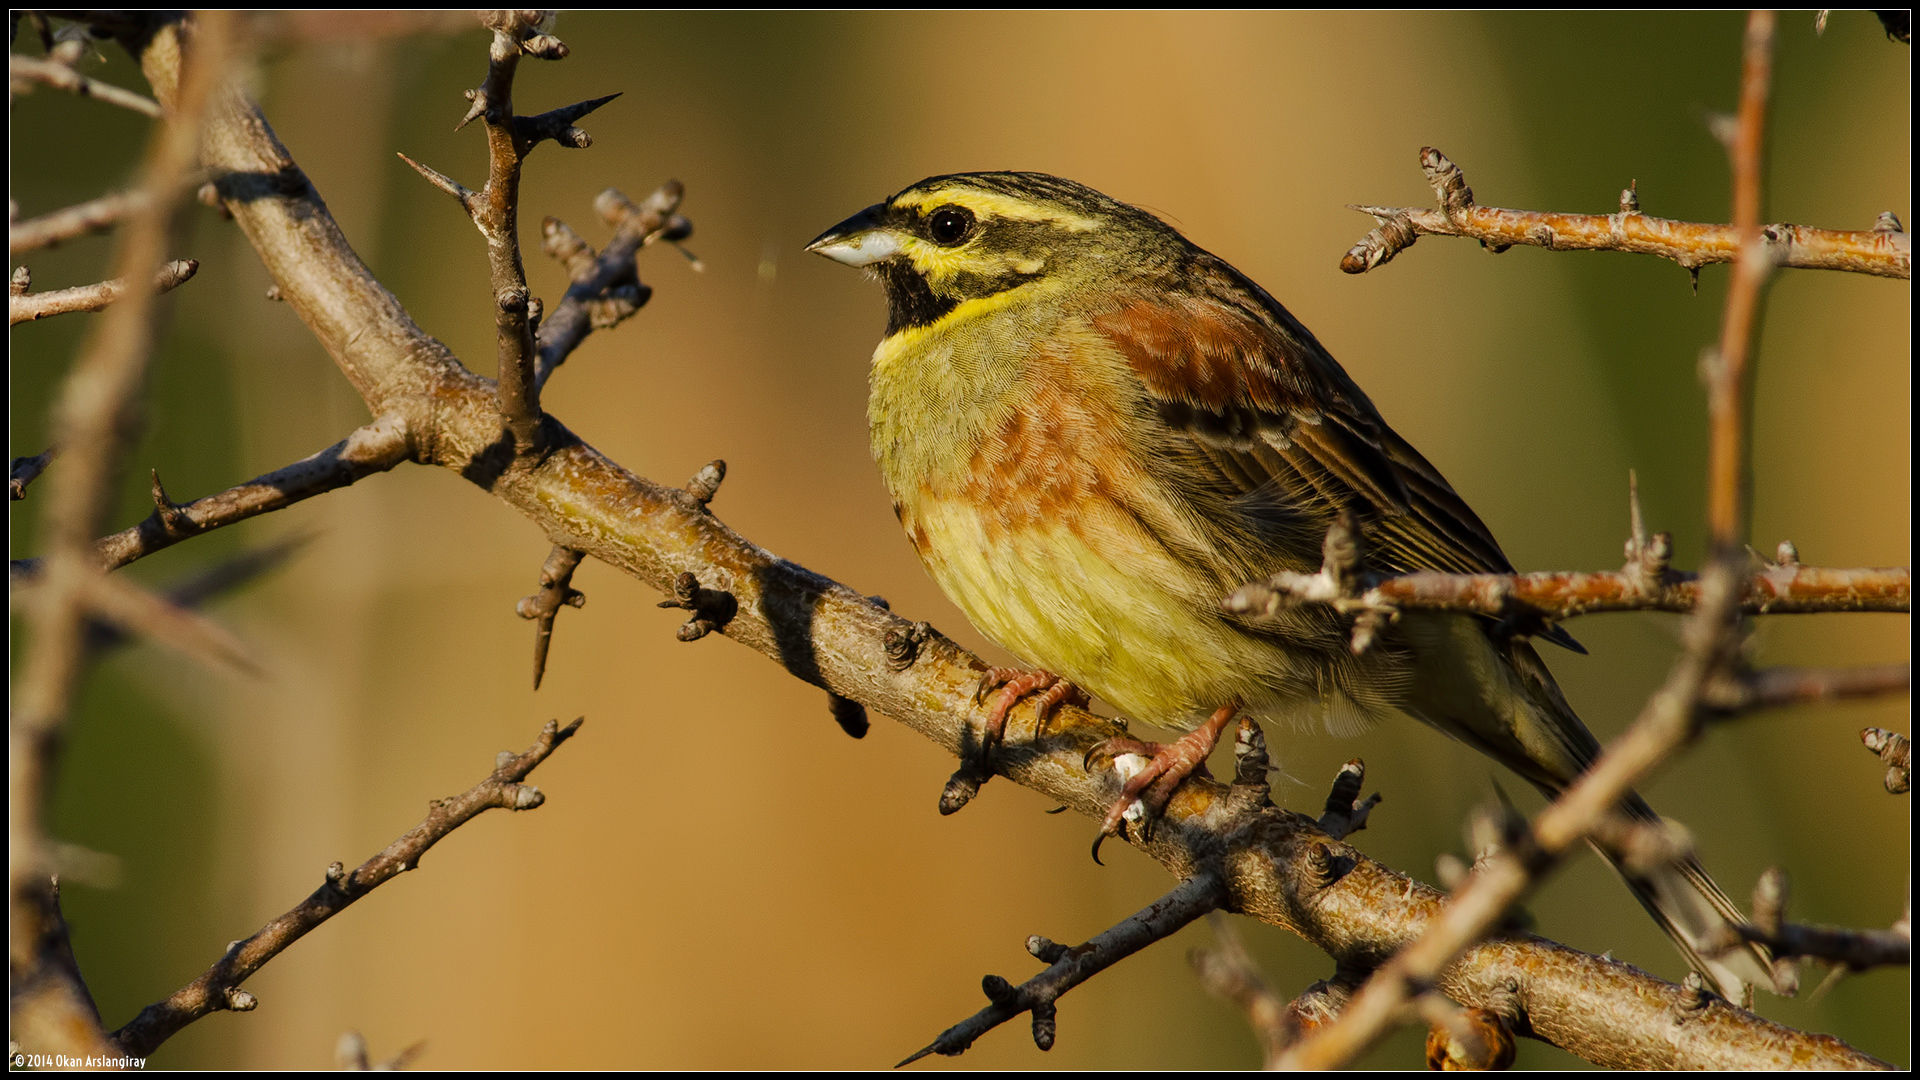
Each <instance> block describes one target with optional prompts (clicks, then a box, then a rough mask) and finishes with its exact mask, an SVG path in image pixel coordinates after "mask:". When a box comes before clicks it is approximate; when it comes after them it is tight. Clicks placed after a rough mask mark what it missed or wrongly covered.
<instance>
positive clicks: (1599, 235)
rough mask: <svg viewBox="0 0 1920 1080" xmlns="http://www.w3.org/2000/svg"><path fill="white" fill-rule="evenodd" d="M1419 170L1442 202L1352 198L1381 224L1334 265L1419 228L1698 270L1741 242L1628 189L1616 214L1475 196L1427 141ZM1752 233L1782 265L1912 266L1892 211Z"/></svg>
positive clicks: (1344, 265) (1885, 273) (1364, 261)
mask: <svg viewBox="0 0 1920 1080" xmlns="http://www.w3.org/2000/svg"><path fill="white" fill-rule="evenodd" d="M1420 169H1421V171H1422V172H1424V173H1425V174H1426V176H1427V182H1428V183H1430V184H1432V185H1433V191H1434V194H1435V195H1437V196H1438V197H1439V202H1440V205H1439V206H1438V207H1437V208H1434V209H1422V208H1417V207H1388V206H1354V207H1351V208H1350V209H1354V210H1358V211H1360V212H1361V213H1363V214H1371V215H1373V218H1374V220H1376V221H1378V222H1379V223H1380V224H1379V226H1378V227H1377V228H1375V229H1374V230H1373V231H1372V232H1370V233H1368V234H1367V235H1366V236H1364V237H1362V238H1361V239H1360V242H1359V243H1357V244H1355V245H1354V246H1353V249H1352V250H1351V251H1348V252H1347V253H1346V255H1345V256H1344V257H1342V258H1341V260H1340V269H1342V270H1344V271H1346V272H1347V273H1349V274H1364V273H1366V272H1367V271H1369V270H1371V269H1373V268H1374V267H1376V266H1380V265H1382V264H1384V263H1386V262H1388V261H1389V260H1391V259H1392V258H1393V257H1394V256H1395V255H1398V254H1399V253H1400V252H1402V251H1405V250H1406V249H1407V248H1410V247H1412V246H1413V243H1414V241H1415V240H1418V239H1419V238H1420V237H1422V236H1464V237H1467V238H1469V239H1473V240H1478V241H1480V244H1481V246H1483V247H1485V248H1486V249H1487V250H1488V251H1491V252H1494V253H1495V254H1498V253H1500V252H1502V251H1505V250H1507V249H1508V248H1509V247H1512V246H1513V245H1515V244H1530V245H1533V246H1535V247H1543V248H1547V249H1548V250H1551V251H1626V252H1633V253H1636V254H1642V255H1658V256H1660V257H1661V258H1663V259H1672V260H1673V261H1674V262H1676V263H1679V264H1680V265H1681V266H1684V267H1686V268H1687V270H1688V271H1689V272H1691V273H1694V274H1696V275H1697V274H1698V273H1699V272H1700V268H1701V267H1703V266H1706V265H1708V264H1711V263H1724V262H1732V261H1734V259H1735V258H1736V257H1737V256H1738V254H1739V251H1740V239H1739V229H1738V226H1735V225H1707V224H1701V223H1698V222H1692V221H1674V220H1672V219H1669V218H1658V217H1649V216H1647V215H1646V214H1643V213H1641V211H1640V197H1639V193H1638V191H1637V190H1636V189H1635V188H1631V187H1629V188H1627V189H1625V190H1624V191H1622V192H1621V193H1620V212H1619V213H1617V214H1562V213H1555V212H1552V211H1538V210H1503V209H1500V208H1498V207H1492V206H1480V205H1478V204H1476V203H1475V202H1474V201H1473V189H1472V188H1470V187H1468V186H1467V179H1466V174H1465V173H1463V172H1462V171H1461V170H1460V167H1459V166H1458V165H1455V164H1454V163H1453V162H1452V161H1449V160H1448V159H1447V156H1446V155H1445V154H1442V153H1441V152H1440V151H1438V150H1435V149H1434V148H1433V147H1431V146H1428V147H1423V148H1422V149H1421V151H1420ZM1736 218H1737V215H1736ZM1756 220H1757V219H1756ZM1760 235H1761V236H1762V238H1763V239H1764V241H1765V243H1766V247H1767V250H1768V253H1769V254H1770V256H1771V257H1772V258H1773V259H1774V260H1775V262H1776V264H1777V265H1780V266H1792V267H1801V268H1805V269H1810V270H1851V271H1853V272H1855V273H1860V274H1873V275H1875V276H1877V277H1891V278H1908V277H1911V276H1912V274H1913V242H1912V240H1911V239H1910V238H1909V237H1908V235H1907V233H1906V232H1905V231H1904V230H1903V229H1902V228H1901V226H1900V221H1899V219H1898V218H1895V217H1894V216H1893V215H1892V214H1890V213H1888V214H1882V215H1880V219H1879V221H1877V222H1876V223H1875V224H1874V226H1873V227H1872V228H1871V229H1862V230H1857V231H1851V232H1849V231H1841V230H1834V229H1814V228H1809V227H1808V226H1805V225H1787V224H1779V225H1768V226H1766V227H1764V228H1763V229H1761V230H1760Z"/></svg>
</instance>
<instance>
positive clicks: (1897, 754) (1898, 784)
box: [1860, 727, 1913, 795]
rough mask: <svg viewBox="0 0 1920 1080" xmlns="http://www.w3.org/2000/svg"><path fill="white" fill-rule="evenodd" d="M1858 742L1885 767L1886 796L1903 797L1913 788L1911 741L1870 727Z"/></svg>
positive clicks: (1902, 736)
mask: <svg viewBox="0 0 1920 1080" xmlns="http://www.w3.org/2000/svg"><path fill="white" fill-rule="evenodd" d="M1860 741H1861V743H1863V744H1864V745H1865V746H1866V748H1867V749H1869V750H1871V751H1873V752H1874V753H1875V754H1876V755H1878V756H1879V758H1880V760H1881V762H1882V763H1884V764H1885V765H1886V767H1887V776H1886V787H1887V794H1889V795H1904V794H1906V793H1907V792H1908V791H1909V790H1911V789H1912V788H1913V741H1912V740H1910V739H1908V738H1907V737H1906V736H1905V735H1902V734H1900V733H1899V732H1897V731H1888V730H1887V729H1885V728H1877V727H1870V728H1867V729H1865V730H1863V731H1861V732H1860Z"/></svg>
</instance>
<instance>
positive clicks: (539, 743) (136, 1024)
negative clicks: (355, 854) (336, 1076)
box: [113, 720, 581, 1058]
mask: <svg viewBox="0 0 1920 1080" xmlns="http://www.w3.org/2000/svg"><path fill="white" fill-rule="evenodd" d="M580 724H581V721H580V720H575V721H574V722H573V723H571V724H568V725H567V726H566V727H564V728H563V727H561V726H560V725H559V722H558V721H554V720H549V721H547V724H546V727H544V728H542V729H541V731H540V737H539V738H538V739H536V740H534V743H533V745H532V746H531V747H529V748H528V749H527V751H526V752H525V753H522V754H514V753H513V752H511V751H502V752H501V753H500V760H499V762H498V763H497V764H496V765H495V767H494V770H493V773H492V774H491V775H489V776H488V777H487V778H486V779H484V780H482V781H480V782H479V783H478V784H475V785H474V786H473V787H471V788H468V789H467V790H466V791H465V792H462V793H461V794H459V795H455V796H453V797H452V798H448V799H435V800H434V801H433V802H431V803H430V804H428V806H429V808H428V811H427V816H426V819H425V820H423V821H422V822H420V824H418V825H415V826H414V827H413V828H411V829H409V830H407V831H406V833H404V834H403V835H401V837H400V838H399V839H398V840H395V841H394V842H393V843H391V844H388V845H387V846H386V849H385V850H383V851H381V852H380V853H379V854H378V855H375V856H374V857H373V858H371V859H368V860H367V861H366V862H364V863H361V864H360V866H359V867H358V868H357V869H355V870H354V871H353V872H352V873H348V872H346V869H345V868H344V867H342V866H341V865H340V864H339V863H334V864H333V865H332V866H330V867H328V868H327V876H326V881H325V882H324V883H322V884H321V886H320V887H319V888H318V889H315V890H314V891H313V894H312V895H311V896H309V897H307V898H306V899H305V900H303V901H301V902H300V903H299V905H298V906H296V907H294V908H293V909H292V910H291V911H288V912H287V913H286V914H284V915H281V916H280V917H279V918H277V919H274V920H273V921H272V922H270V923H268V924H267V925H265V926H263V927H261V928H260V930H259V931H257V932H256V933H254V935H253V936H252V937H249V938H245V939H243V940H240V941H236V942H234V943H233V944H232V945H229V946H228V947H227V952H226V955H225V956H222V957H221V958H220V959H219V960H218V961H217V962H216V963H215V964H214V965H213V966H212V967H210V968H208V969H207V970H206V971H205V972H203V973H202V974H201V975H200V977H199V978H197V979H195V980H193V981H192V982H190V983H188V984H187V985H185V986H183V987H181V988H180V989H178V990H176V991H174V992H173V994H172V995H171V996H169V997H168V998H167V999H166V1000H164V1001H160V1002H156V1003H154V1004H152V1005H149V1006H147V1007H146V1008H144V1009H142V1010H140V1015H139V1016H136V1017H134V1018H133V1020H132V1021H130V1022H129V1023H128V1024H127V1025H126V1026H125V1027H123V1028H121V1029H120V1030H119V1031H116V1032H114V1033H113V1040H114V1041H115V1042H117V1043H119V1044H120V1046H121V1047H123V1048H124V1049H125V1050H126V1052H127V1053H129V1054H131V1055H133V1056H134V1057H141V1058H144V1057H148V1056H150V1055H152V1053H153V1051H154V1050H155V1049H157V1048H158V1047H159V1046H160V1044H161V1043H164V1042H166V1041H167V1040H168V1039H169V1038H171V1037H173V1036H174V1035H175V1034H176V1033H178V1032H179V1031H180V1029H182V1028H184V1027H186V1026H187V1025H188V1024H191V1023H193V1022H194V1021H195V1020H198V1019H200V1018H201V1017H203V1016H207V1015H208V1014H210V1013H215V1012H219V1011H221V1010H223V1009H232V1010H234V1011H236V1012H246V1011H248V1010H251V1009H253V1008H254V1007H256V1006H257V1005H258V1004H259V1002H258V1000H257V999H255V998H254V996H253V995H252V994H250V993H248V992H247V991H245V990H243V989H241V988H240V987H241V984H242V983H244V982H245V981H246V980H247V979H248V978H250V977H252V975H253V974H254V972H257V971H259V970H260V969H261V968H262V967H264V966H265V965H266V963H267V961H269V960H272V959H273V958H274V957H276V956H278V955H280V953H282V952H284V951H285V950H286V948H287V947H288V946H290V945H292V944H293V943H294V942H296V941H298V940H300V938H301V937H303V936H304V935H305V934H306V933H307V932H308V931H310V930H312V929H314V928H315V927H317V926H319V925H320V924H321V923H323V922H326V921H327V920H328V919H330V918H332V917H333V916H335V915H337V914H339V913H340V912H341V911H344V910H346V908H347V907H348V906H349V905H351V904H352V903H353V902H354V901H356V900H358V899H360V898H361V897H363V896H365V895H367V894H368V893H370V892H372V891H373V890H374V889H376V888H379V887H380V886H381V885H382V884H385V883H386V882H388V881H390V880H392V879H393V878H396V877H398V876H400V875H401V874H403V873H405V872H406V871H408V870H412V869H415V868H417V867H418V866H419V865H420V857H421V856H423V855H425V854H426V853H427V851H428V850H429V849H430V848H432V847H433V845H435V844H437V843H439V842H440V841H441V840H443V839H445V838H446V836H447V835H448V834H449V833H451V832H453V830H455V829H457V828H459V827H460V826H462V825H465V824H466V823H467V822H469V821H471V820H473V819H474V818H476V817H479V816H480V815H481V814H482V813H485V812H486V811H488V810H493V809H502V810H531V809H533V808H534V807H536V806H539V805H540V804H541V803H543V802H545V801H546V796H545V795H543V794H541V792H540V789H539V788H537V787H534V786H533V785H532V784H523V783H521V781H523V780H525V779H526V778H527V774H528V773H531V772H532V771H533V770H534V767H535V766H537V765H539V764H540V763H541V762H542V761H545V760H546V759H547V756H548V755H550V754H552V753H553V751H554V749H555V748H556V747H558V746H559V745H560V744H561V743H563V742H565V741H567V739H569V738H571V737H572V736H573V734H574V732H576V731H578V730H580Z"/></svg>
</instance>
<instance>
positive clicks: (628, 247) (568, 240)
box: [535, 180, 693, 387]
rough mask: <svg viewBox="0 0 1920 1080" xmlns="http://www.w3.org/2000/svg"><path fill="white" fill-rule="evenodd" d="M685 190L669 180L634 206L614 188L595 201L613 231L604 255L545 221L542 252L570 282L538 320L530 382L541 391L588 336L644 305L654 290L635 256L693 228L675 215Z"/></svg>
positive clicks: (557, 223)
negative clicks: (558, 264)
mask: <svg viewBox="0 0 1920 1080" xmlns="http://www.w3.org/2000/svg"><path fill="white" fill-rule="evenodd" d="M683 191H684V189H683V188H682V186H681V184H680V181H678V180H669V181H667V182H666V183H664V184H662V185H660V187H659V188H658V189H656V190H655V191H654V192H653V194H651V195H649V196H647V197H646V198H645V199H643V200H641V201H640V202H639V203H638V204H636V203H634V202H633V201H632V200H631V199H628V198H627V197H626V196H625V195H624V194H622V193H621V192H620V191H619V190H618V189H616V188H607V189H606V190H605V191H602V192H601V193H600V195H599V197H598V198H596V199H595V200H594V209H596V210H597V211H599V213H600V217H601V219H602V220H604V221H605V222H606V223H607V224H608V225H609V226H611V227H612V228H613V239H612V240H609V241H608V242H607V247H606V250H605V251H602V252H600V253H599V255H597V256H596V255H595V254H594V252H593V249H592V248H591V247H589V246H588V245H587V243H586V241H584V240H582V239H580V237H579V235H578V234H576V233H575V232H574V231H573V230H572V229H570V228H568V227H567V225H566V223H565V222H563V221H561V220H560V219H558V218H551V217H550V218H547V219H546V221H545V222H544V223H543V224H542V226H541V232H542V234H543V237H544V238H543V240H542V242H541V248H542V249H543V250H545V251H546V253H547V254H548V255H551V256H553V257H554V258H555V259H558V260H560V262H561V264H562V265H564V266H565V267H566V268H567V276H568V277H570V278H571V279H572V281H573V284H572V285H570V286H568V288H567V295H566V296H564V297H562V298H561V300H560V303H558V304H557V305H555V306H554V309H553V310H552V311H551V312H548V313H547V314H546V316H545V317H544V318H543V319H541V321H540V333H539V346H540V349H539V368H538V370H537V371H536V373H535V381H536V382H537V383H538V384H539V385H540V386H543V387H544V386H545V385H546V384H547V380H548V379H549V378H552V377H553V373H554V371H555V370H556V369H557V368H559V366H560V365H561V364H564V363H566V362H567V357H568V356H569V355H571V354H572V352H573V350H574V349H576V348H579V346H580V343H581V342H582V341H584V340H586V337H587V335H588V334H590V333H592V332H593V331H595V330H605V329H610V328H612V327H614V326H617V325H619V324H620V323H621V322H622V321H623V320H625V319H626V318H627V317H628V316H630V315H632V314H633V313H634V312H636V311H638V310H640V308H641V307H642V306H643V305H644V304H646V302H647V300H648V298H649V297H651V296H652V295H653V290H652V289H650V288H648V287H647V285H646V284H645V283H643V282H642V281H641V280H640V278H639V271H638V268H637V267H636V266H635V263H634V257H635V256H636V255H637V254H638V253H639V251H640V249H641V248H642V247H644V246H646V245H647V244H648V243H651V242H652V241H653V240H654V239H655V238H656V237H661V236H665V235H670V234H673V233H676V232H677V233H678V235H679V236H685V235H687V234H688V233H690V232H691V231H692V228H693V226H692V225H691V224H688V223H686V219H685V218H683V217H680V216H679V215H677V214H675V213H674V211H675V210H676V209H678V208H679V206H680V198H681V195H682V193H683Z"/></svg>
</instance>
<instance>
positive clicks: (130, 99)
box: [7, 53, 160, 120]
mask: <svg viewBox="0 0 1920 1080" xmlns="http://www.w3.org/2000/svg"><path fill="white" fill-rule="evenodd" d="M7 60H8V69H9V75H10V76H11V78H12V80H13V86H14V90H15V92H18V91H19V90H21V89H23V88H25V87H29V86H32V85H33V84H34V83H39V84H41V85H43V86H51V87H53V88H54V89H56V90H65V91H67V92H68V93H73V94H79V95H80V96H81V97H90V98H95V99H97V100H100V101H104V102H106V103H107V104H109V105H118V106H120V107H121V108H123V109H132V110H133V111H134V112H137V113H139V114H141V115H142V116H151V117H153V118H154V119H155V120H158V119H160V103H159V102H157V101H154V100H153V99H152V98H150V97H144V96H142V95H140V94H136V93H134V92H133V91H131V90H123V89H121V88H120V87H118V86H114V85H112V84H111V83H103V82H101V81H100V80H98V79H90V78H88V77H86V76H85V75H82V74H80V73H79V72H77V71H75V70H73V69H72V68H70V67H68V66H67V65H65V64H62V63H59V62H57V61H54V60H42V59H40V58H39V57H34V56H22V55H20V54H19V53H13V54H11V55H9V56H8V58H7Z"/></svg>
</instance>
